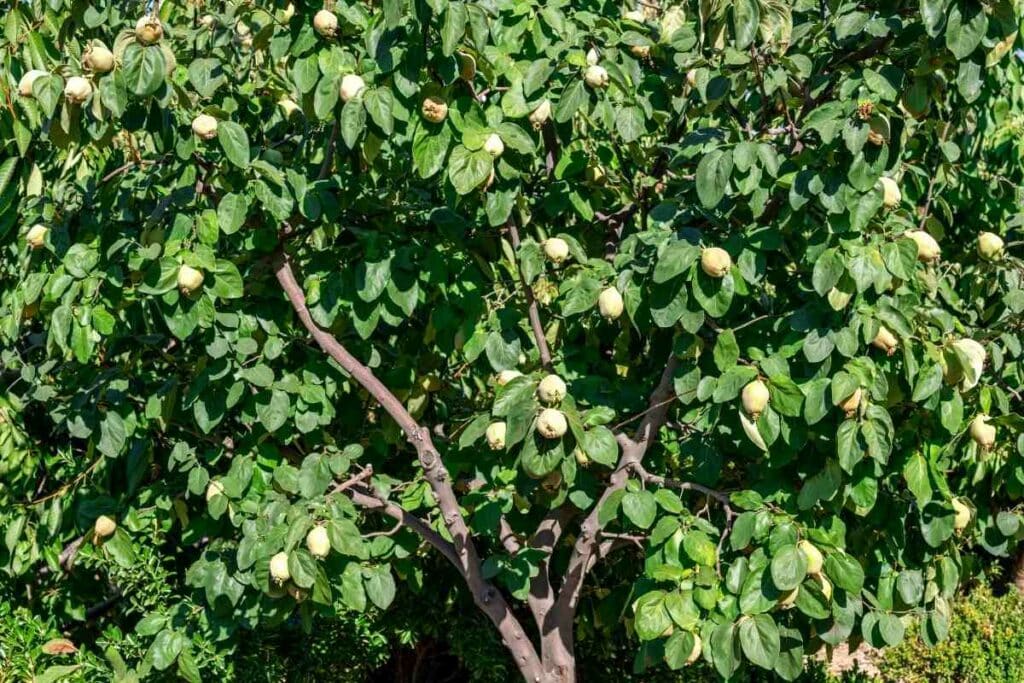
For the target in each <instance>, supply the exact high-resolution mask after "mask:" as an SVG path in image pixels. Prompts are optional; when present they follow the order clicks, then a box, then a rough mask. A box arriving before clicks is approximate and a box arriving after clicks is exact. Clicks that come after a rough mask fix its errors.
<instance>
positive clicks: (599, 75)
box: [583, 64, 611, 88]
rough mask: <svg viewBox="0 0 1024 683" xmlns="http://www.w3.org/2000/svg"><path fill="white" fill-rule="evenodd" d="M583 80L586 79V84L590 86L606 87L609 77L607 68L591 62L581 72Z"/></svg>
mask: <svg viewBox="0 0 1024 683" xmlns="http://www.w3.org/2000/svg"><path fill="white" fill-rule="evenodd" d="M583 80H584V81H586V83H587V85H589V86H590V87H591V88H607V87H608V82H609V81H610V80H611V77H610V76H608V70H607V69H605V68H604V67H603V66H600V65H599V64H591V65H590V66H588V67H587V70H586V71H584V72H583Z"/></svg>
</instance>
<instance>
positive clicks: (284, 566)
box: [270, 552, 292, 584]
mask: <svg viewBox="0 0 1024 683" xmlns="http://www.w3.org/2000/svg"><path fill="white" fill-rule="evenodd" d="M270 578H272V579H273V580H274V581H275V582H276V583H278V584H282V583H284V582H285V581H287V580H288V579H290V578H292V572H291V570H290V569H288V553H285V552H281V553H278V554H276V555H274V556H273V557H271V558H270Z"/></svg>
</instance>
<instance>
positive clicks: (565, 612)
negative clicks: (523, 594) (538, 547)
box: [541, 355, 679, 670]
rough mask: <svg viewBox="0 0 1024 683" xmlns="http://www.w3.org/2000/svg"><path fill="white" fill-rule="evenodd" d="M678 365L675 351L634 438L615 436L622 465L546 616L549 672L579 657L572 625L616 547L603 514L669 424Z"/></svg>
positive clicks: (583, 532) (587, 522) (585, 528)
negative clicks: (599, 567)
mask: <svg viewBox="0 0 1024 683" xmlns="http://www.w3.org/2000/svg"><path fill="white" fill-rule="evenodd" d="M678 364H679V361H678V359H677V358H676V357H675V355H672V356H671V357H670V358H669V360H668V363H666V365H665V369H664V370H663V371H662V373H661V379H660V380H659V382H658V385H657V386H656V387H655V389H654V391H653V392H651V396H650V399H649V401H648V403H649V406H650V408H649V409H648V411H647V414H646V415H644V419H643V421H642V422H641V423H640V426H639V427H638V428H637V430H636V433H635V434H634V435H633V438H629V437H628V436H626V435H625V434H618V435H617V437H616V438H617V439H618V441H619V444H620V445H621V447H622V455H621V457H620V458H619V463H618V466H617V467H616V468H615V471H614V472H613V473H612V475H611V478H610V479H609V482H608V486H607V487H606V488H605V490H604V492H603V493H602V494H601V497H600V499H599V500H598V501H597V503H596V504H595V505H594V507H593V508H592V509H591V511H590V513H589V514H588V515H587V517H586V518H585V519H584V520H583V522H582V524H581V525H580V535H579V538H578V539H577V541H576V544H575V546H574V547H573V551H572V555H571V556H570V557H569V565H568V567H567V568H566V571H565V575H564V577H563V579H562V586H561V589H560V590H559V593H558V597H557V598H556V599H555V604H554V606H553V607H552V609H551V611H550V612H549V613H548V618H547V619H546V620H545V628H544V629H543V630H542V632H541V633H542V653H543V660H544V666H545V669H546V670H550V669H555V670H558V669H560V668H563V667H567V666H572V662H573V661H574V658H575V655H574V652H573V642H572V626H573V621H574V620H575V616H576V606H577V604H578V603H579V597H580V592H581V590H582V588H583V581H584V579H585V578H586V576H587V573H588V572H589V571H590V569H591V568H592V567H593V566H594V564H596V562H597V561H598V560H599V559H601V558H602V557H604V556H605V555H607V554H608V553H610V552H611V551H612V550H613V548H614V546H615V541H614V540H611V539H610V540H607V541H604V542H602V540H601V534H600V531H601V526H602V525H601V523H600V521H599V520H598V516H599V512H600V510H601V508H602V507H603V506H604V504H605V502H607V500H608V499H609V498H610V497H611V496H612V494H614V493H615V492H616V491H618V490H620V489H622V488H623V487H624V486H625V485H626V482H627V481H628V480H629V473H630V469H631V468H632V467H633V465H635V464H639V463H640V462H641V461H642V460H643V457H644V455H645V454H646V452H647V448H648V447H649V446H650V444H651V441H652V440H653V439H654V438H655V437H656V436H657V433H658V429H660V428H661V425H662V424H664V422H665V418H666V417H667V416H668V410H669V404H670V403H671V402H670V401H668V400H667V399H668V398H669V397H670V396H671V395H672V394H673V384H672V383H673V375H674V374H675V369H676V367H677V366H678Z"/></svg>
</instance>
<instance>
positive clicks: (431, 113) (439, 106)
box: [420, 95, 448, 123]
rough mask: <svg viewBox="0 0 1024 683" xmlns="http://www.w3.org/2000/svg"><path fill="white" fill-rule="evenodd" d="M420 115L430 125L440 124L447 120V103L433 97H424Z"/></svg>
mask: <svg viewBox="0 0 1024 683" xmlns="http://www.w3.org/2000/svg"><path fill="white" fill-rule="evenodd" d="M420 113H421V114H423V118H424V119H426V120H427V121H430V122H431V123H441V122H442V121H444V120H445V119H446V118H448V103H447V102H445V101H444V100H443V99H442V98H440V97H437V96H435V95H431V96H429V97H425V98H423V104H422V105H421V106H420Z"/></svg>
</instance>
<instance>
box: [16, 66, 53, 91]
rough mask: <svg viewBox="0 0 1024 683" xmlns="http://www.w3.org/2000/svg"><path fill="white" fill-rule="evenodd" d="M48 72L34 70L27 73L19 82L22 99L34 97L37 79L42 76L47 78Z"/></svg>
mask: <svg viewBox="0 0 1024 683" xmlns="http://www.w3.org/2000/svg"><path fill="white" fill-rule="evenodd" d="M45 75H46V72H45V71H41V70H39V69H32V70H31V71H26V72H25V75H24V76H22V77H21V80H20V81H18V94H19V95H21V96H22V97H32V84H33V83H35V82H36V79H37V78H39V77H40V76H45Z"/></svg>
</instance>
